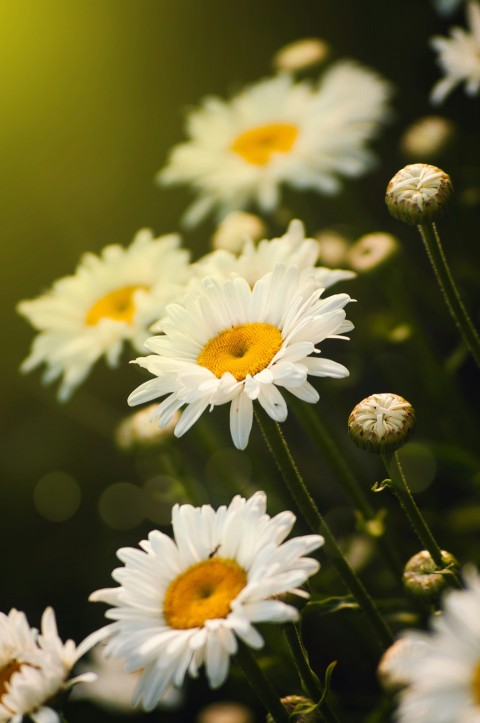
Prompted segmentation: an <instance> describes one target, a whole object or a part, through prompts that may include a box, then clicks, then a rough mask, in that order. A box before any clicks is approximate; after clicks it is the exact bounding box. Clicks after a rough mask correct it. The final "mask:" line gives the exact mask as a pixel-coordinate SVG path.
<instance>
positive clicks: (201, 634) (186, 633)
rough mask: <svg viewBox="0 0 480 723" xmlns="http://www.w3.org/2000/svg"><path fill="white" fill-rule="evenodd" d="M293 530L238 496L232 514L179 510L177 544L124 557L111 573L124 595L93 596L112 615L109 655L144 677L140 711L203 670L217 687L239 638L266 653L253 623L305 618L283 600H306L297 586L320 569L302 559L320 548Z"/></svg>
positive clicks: (153, 541)
mask: <svg viewBox="0 0 480 723" xmlns="http://www.w3.org/2000/svg"><path fill="white" fill-rule="evenodd" d="M294 522H295V515H293V513H292V512H282V513H280V514H278V515H276V516H275V517H273V518H271V517H270V516H269V515H268V514H266V495H265V493H263V492H256V493H255V494H254V495H253V496H252V497H250V499H248V500H246V499H244V498H243V497H240V496H236V497H234V499H233V500H232V502H231V503H230V505H229V506H228V507H225V506H223V507H220V508H219V509H218V510H217V511H215V510H214V509H213V508H212V507H211V506H210V505H204V506H203V507H197V508H195V507H192V506H191V505H175V507H174V508H173V513H172V523H173V534H174V540H172V539H170V537H168V536H167V535H165V534H163V533H162V532H160V531H158V530H154V531H153V532H151V533H150V535H149V537H148V540H143V541H142V542H141V543H140V546H141V548H142V550H138V549H132V548H123V549H120V550H119V551H118V553H117V555H118V557H119V558H120V560H121V561H122V562H123V563H124V565H125V566H124V567H123V568H118V569H116V570H114V572H113V578H114V579H115V580H116V581H117V582H118V583H120V587H116V588H108V589H104V590H98V591H97V592H95V593H93V594H92V595H91V597H90V599H91V600H94V601H102V602H106V603H108V604H110V605H113V606H114V607H113V608H112V609H110V610H108V611H107V617H109V618H111V619H113V620H114V621H115V622H113V623H111V624H110V625H108V626H107V627H106V628H105V629H104V630H105V635H106V636H107V645H106V648H105V653H106V655H112V656H114V657H120V658H125V659H126V670H131V671H134V670H139V669H141V670H142V674H141V676H140V681H139V683H138V686H137V688H136V691H135V694H134V703H141V704H142V706H143V707H144V708H145V709H146V710H151V709H153V708H154V706H155V705H156V704H157V702H158V701H159V699H160V698H161V696H162V695H163V693H164V691H165V690H167V689H168V688H169V687H170V686H171V685H172V684H173V685H174V686H176V687H180V686H181V685H182V683H183V680H184V678H185V675H186V674H187V673H188V674H189V675H191V676H193V677H196V676H197V675H198V671H199V668H200V667H201V666H202V665H205V668H206V674H207V678H208V681H209V683H210V685H211V686H212V687H214V688H216V687H218V686H220V685H221V684H222V683H223V681H224V680H225V678H226V677H227V674H228V669H229V663H230V656H231V655H234V654H235V652H236V651H237V647H238V641H237V638H240V639H241V640H242V641H243V642H244V643H246V644H247V645H249V646H250V647H253V648H260V647H261V646H262V645H263V638H262V636H261V635H260V633H259V632H258V630H257V629H256V628H255V626H254V623H260V622H275V623H282V622H287V621H292V620H297V619H298V611H297V610H296V608H294V607H292V606H291V605H289V604H287V603H286V602H284V601H283V600H282V599H281V596H283V595H284V594H286V593H293V594H298V595H301V596H303V597H305V596H307V597H308V595H306V593H304V592H303V591H302V590H299V589H298V588H299V586H301V585H303V584H304V583H305V582H306V580H307V579H308V577H309V576H310V575H313V574H314V573H316V572H317V570H318V568H319V564H318V562H317V561H316V560H313V559H311V558H308V557H304V555H306V554H308V553H310V552H311V551H312V550H315V549H316V548H318V547H320V546H321V545H322V544H323V538H322V537H321V536H320V535H306V536H304V537H296V538H293V539H291V540H289V541H288V542H284V540H285V539H286V537H287V535H288V534H289V533H290V531H291V529H292V527H293V524H294Z"/></svg>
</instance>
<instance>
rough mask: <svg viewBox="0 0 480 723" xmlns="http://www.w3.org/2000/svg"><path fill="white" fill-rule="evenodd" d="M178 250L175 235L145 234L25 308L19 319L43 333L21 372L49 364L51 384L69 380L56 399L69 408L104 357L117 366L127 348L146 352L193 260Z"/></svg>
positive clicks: (90, 260)
mask: <svg viewBox="0 0 480 723" xmlns="http://www.w3.org/2000/svg"><path fill="white" fill-rule="evenodd" d="M179 246H180V239H179V237H178V236H176V235H174V234H170V235H168V236H160V237H159V238H154V237H153V234H152V232H151V231H149V230H146V229H144V230H142V231H139V232H138V233H137V235H136V236H135V238H134V239H133V241H132V243H131V244H130V246H129V247H128V248H123V247H121V246H118V245H115V246H114V245H112V246H107V247H106V248H105V249H104V250H103V252H102V254H101V256H95V255H94V254H91V253H89V254H85V255H84V256H83V257H82V259H81V261H80V264H79V266H78V267H77V269H76V271H75V275H74V276H66V277H64V278H62V279H59V280H58V281H56V282H55V283H54V284H53V286H52V288H51V289H50V290H49V291H47V293H46V294H44V295H43V296H39V297H38V298H37V299H33V300H32V301H21V302H20V303H19V304H18V307H17V309H18V311H19V313H20V314H22V315H23V316H25V317H26V318H27V319H28V320H29V321H30V323H31V324H32V325H33V326H34V327H35V328H36V329H37V330H38V331H39V332H40V333H39V334H38V336H36V337H35V339H34V342H33V345H32V350H31V353H30V356H29V357H27V359H25V361H24V362H23V364H22V366H21V369H22V371H24V372H29V371H31V370H32V369H35V367H37V366H39V365H40V364H46V367H47V368H46V371H45V373H44V376H43V380H44V382H45V383H49V382H52V381H54V380H56V379H58V378H59V377H60V376H62V375H63V378H62V381H61V384H60V388H59V392H58V396H59V399H60V400H61V401H65V400H67V399H68V398H69V397H70V395H71V394H72V393H73V391H74V390H75V388H76V387H77V386H78V385H79V384H81V383H82V382H83V380H84V379H85V377H86V376H87V374H88V373H89V371H90V369H91V367H92V366H93V364H94V363H95V362H96V361H97V360H98V359H99V358H100V357H101V356H105V359H106V361H107V364H108V365H109V366H115V365H116V364H118V362H119V359H120V354H121V351H122V348H123V344H124V342H125V341H128V342H130V343H131V344H132V346H133V347H134V348H135V349H137V350H138V351H140V350H142V349H143V344H144V342H145V340H146V339H147V337H148V327H149V326H150V325H151V324H152V322H154V321H157V319H158V318H159V317H160V316H161V314H162V312H163V309H164V307H165V304H166V303H168V302H169V301H172V300H173V299H174V298H175V297H176V295H178V294H179V293H182V292H183V287H182V284H183V283H184V282H185V281H186V279H187V269H188V258H189V253H188V251H186V250H184V249H180V248H179Z"/></svg>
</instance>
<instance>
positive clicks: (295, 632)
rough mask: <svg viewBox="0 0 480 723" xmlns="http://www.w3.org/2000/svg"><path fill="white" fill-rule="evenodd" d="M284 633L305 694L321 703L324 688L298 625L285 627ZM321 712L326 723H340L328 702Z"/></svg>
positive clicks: (320, 707) (323, 705)
mask: <svg viewBox="0 0 480 723" xmlns="http://www.w3.org/2000/svg"><path fill="white" fill-rule="evenodd" d="M283 632H284V635H285V638H286V641H287V644H288V647H289V649H290V652H291V654H292V657H293V659H294V662H295V665H296V667H297V670H298V674H299V676H300V679H301V681H302V684H303V688H304V690H305V692H306V693H307V694H308V696H309V697H310V698H311V699H312V701H314V702H317V701H319V700H320V699H321V698H322V696H323V687H322V684H321V682H320V680H319V679H318V676H317V675H316V673H315V672H314V671H313V670H312V668H311V667H310V662H309V660H308V654H307V651H306V650H305V647H304V645H303V641H302V639H301V637H300V631H299V629H298V627H297V625H295V624H294V623H287V624H286V625H284V626H283ZM319 711H320V713H321V715H322V717H323V719H324V721H325V723H339V721H338V718H337V716H336V715H335V713H334V712H333V711H332V709H331V708H330V706H329V705H328V703H327V701H326V700H324V701H323V703H322V704H321V705H320V706H319Z"/></svg>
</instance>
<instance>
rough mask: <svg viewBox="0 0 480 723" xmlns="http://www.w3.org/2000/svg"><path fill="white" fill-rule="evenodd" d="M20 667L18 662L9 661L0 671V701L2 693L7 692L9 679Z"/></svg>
mask: <svg viewBox="0 0 480 723" xmlns="http://www.w3.org/2000/svg"><path fill="white" fill-rule="evenodd" d="M21 667H22V666H21V665H20V663H19V662H18V661H16V660H11V661H10V663H7V665H6V666H5V667H4V668H2V669H0V701H1V699H2V696H3V695H4V693H6V692H7V685H8V683H9V682H10V678H11V677H12V675H13V674H14V673H16V672H17V671H18V670H21Z"/></svg>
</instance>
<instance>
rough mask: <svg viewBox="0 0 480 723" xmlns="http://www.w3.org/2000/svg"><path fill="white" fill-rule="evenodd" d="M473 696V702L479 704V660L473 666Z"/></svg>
mask: <svg viewBox="0 0 480 723" xmlns="http://www.w3.org/2000/svg"><path fill="white" fill-rule="evenodd" d="M472 688H473V697H474V699H475V703H476V704H477V705H478V706H480V661H479V662H478V663H477V665H476V666H475V670H474V671H473V678H472Z"/></svg>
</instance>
